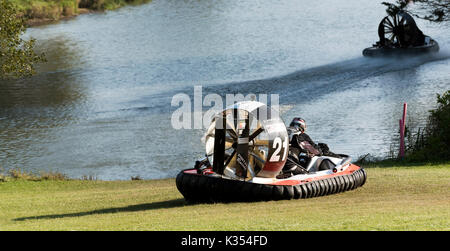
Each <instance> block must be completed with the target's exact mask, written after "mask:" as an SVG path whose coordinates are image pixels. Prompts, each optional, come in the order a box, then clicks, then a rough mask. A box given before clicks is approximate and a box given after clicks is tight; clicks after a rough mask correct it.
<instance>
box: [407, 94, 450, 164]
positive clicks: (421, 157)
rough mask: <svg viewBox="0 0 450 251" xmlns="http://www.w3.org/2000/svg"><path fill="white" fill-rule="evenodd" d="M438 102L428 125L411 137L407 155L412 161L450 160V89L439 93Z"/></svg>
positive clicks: (431, 111)
mask: <svg viewBox="0 0 450 251" xmlns="http://www.w3.org/2000/svg"><path fill="white" fill-rule="evenodd" d="M437 104H438V106H437V108H436V109H433V110H430V116H429V118H428V123H427V125H426V127H425V128H424V129H423V130H420V128H419V130H418V132H417V134H416V135H413V136H412V137H410V139H409V142H410V143H409V145H410V147H409V149H408V150H409V153H408V156H407V157H408V159H410V160H412V161H430V160H431V161H436V160H438V161H442V160H450V90H448V91H446V92H445V93H444V94H442V95H439V94H437Z"/></svg>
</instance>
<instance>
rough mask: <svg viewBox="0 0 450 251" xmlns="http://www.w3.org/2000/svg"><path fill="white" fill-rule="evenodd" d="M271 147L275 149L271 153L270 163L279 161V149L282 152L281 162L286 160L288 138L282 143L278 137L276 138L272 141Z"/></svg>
mask: <svg viewBox="0 0 450 251" xmlns="http://www.w3.org/2000/svg"><path fill="white" fill-rule="evenodd" d="M272 147H273V148H274V149H275V151H274V152H273V154H272V156H271V157H270V160H269V161H270V162H278V161H280V151H281V148H283V150H284V152H283V158H282V159H281V161H284V160H285V159H286V156H287V148H288V137H285V138H284V141H283V140H281V138H280V137H276V138H275V139H274V140H273V145H272Z"/></svg>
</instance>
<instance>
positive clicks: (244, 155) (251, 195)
mask: <svg viewBox="0 0 450 251" xmlns="http://www.w3.org/2000/svg"><path fill="white" fill-rule="evenodd" d="M204 141H205V144H206V157H205V158H204V159H202V160H199V161H196V163H195V166H194V168H190V169H186V170H183V171H181V172H180V173H179V174H178V175H177V178H176V185H177V188H178V190H179V191H180V193H181V194H182V195H183V196H184V198H185V199H186V200H187V201H190V202H220V201H222V202H229V201H268V200H282V199H288V200H289V199H299V198H311V197H317V196H324V195H330V194H335V193H341V192H344V191H349V190H352V189H356V188H358V187H361V186H363V185H364V183H365V181H366V178H367V175H366V172H365V171H364V169H363V168H361V167H359V166H356V165H354V164H352V163H351V159H350V158H349V157H348V156H346V155H339V156H341V157H340V158H337V157H328V156H314V157H312V158H311V159H310V160H309V161H308V163H309V164H307V167H306V169H307V171H308V172H307V173H306V174H297V175H292V174H291V175H279V174H280V171H281V170H282V169H283V166H284V164H285V162H286V161H287V154H288V151H289V137H288V133H287V130H286V126H285V124H284V122H283V121H282V120H281V118H280V117H279V116H278V114H277V113H276V112H275V111H274V110H272V109H270V108H268V107H267V106H266V105H264V104H263V103H260V102H255V101H244V102H239V103H236V104H234V105H233V106H231V107H228V108H227V109H225V110H223V111H222V112H220V113H219V114H217V115H216V116H215V117H214V118H213V121H212V123H211V125H210V127H209V129H208V131H207V132H206V134H205V136H204ZM210 158H212V163H213V164H212V165H211V162H210Z"/></svg>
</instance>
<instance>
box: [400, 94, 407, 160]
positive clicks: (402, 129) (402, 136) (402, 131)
mask: <svg viewBox="0 0 450 251" xmlns="http://www.w3.org/2000/svg"><path fill="white" fill-rule="evenodd" d="M407 108H408V105H407V104H406V103H403V116H402V119H401V120H399V121H398V122H399V126H400V151H399V153H398V157H399V158H401V159H402V158H403V157H405V124H406V110H407Z"/></svg>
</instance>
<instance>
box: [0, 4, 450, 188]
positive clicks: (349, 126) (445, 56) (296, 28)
mask: <svg viewBox="0 0 450 251" xmlns="http://www.w3.org/2000/svg"><path fill="white" fill-rule="evenodd" d="M384 15H385V12H384V7H383V6H382V5H381V4H380V3H378V2H377V1H370V0H364V1H361V0H351V1H337V0H324V1H320V2H319V3H314V4H312V3H311V1H306V0H298V1H291V0H289V1H288V0H284V1H275V0H274V1H270V0H264V1H263V0H260V1H256V0H253V1H230V0H222V1H219V0H216V1H211V0H208V1H203V0H201V1H179V0H155V1H153V2H151V3H149V4H145V5H141V6H135V7H125V8H122V9H120V10H117V11H111V12H106V13H100V14H99V13H96V14H86V15H81V16H79V17H77V18H75V19H72V20H68V21H62V22H59V23H57V24H51V25H46V26H40V27H35V28H30V29H28V31H27V34H26V36H33V37H34V38H36V39H37V41H38V49H39V50H40V51H45V52H46V54H47V58H48V61H49V62H48V63H46V64H42V65H39V67H38V74H37V75H36V76H34V77H32V78H30V79H26V80H18V81H8V82H5V81H4V82H0V167H1V168H4V169H10V168H15V167H19V168H21V169H23V170H30V171H35V172H36V171H40V170H51V171H58V172H63V173H65V174H68V175H69V176H70V177H74V178H77V177H81V176H82V175H94V176H96V177H97V178H99V179H105V180H111V179H130V177H131V176H140V177H142V178H146V179H154V178H166V177H174V176H175V175H176V173H178V172H179V170H181V169H183V168H187V167H191V166H192V164H193V162H194V161H195V159H196V158H198V157H200V156H201V155H202V154H203V149H204V146H203V145H202V143H201V141H200V137H201V135H202V134H203V130H175V129H173V128H172V127H171V125H170V119H171V115H172V112H173V111H174V110H175V109H177V108H178V107H171V105H170V102H171V99H172V97H173V96H174V95H175V94H177V93H186V94H188V95H192V94H193V90H194V89H193V86H195V85H201V86H202V87H203V94H204V95H206V94H209V93H218V94H220V95H224V94H227V93H230V94H233V93H242V94H244V95H246V94H248V93H256V94H259V93H266V94H279V95H280V102H281V104H282V108H283V114H282V117H283V119H284V120H285V122H289V121H290V119H291V118H292V117H293V116H301V117H303V118H304V119H306V121H307V122H308V133H309V135H310V136H311V137H312V138H313V139H314V140H315V141H317V142H326V143H328V145H329V146H330V148H331V150H332V151H334V152H340V153H347V154H350V155H351V156H353V157H354V158H356V157H358V156H360V155H363V154H366V153H371V154H372V155H375V156H383V155H384V154H385V153H386V152H387V151H388V150H389V145H390V143H391V139H392V138H393V136H394V134H395V133H396V132H397V127H398V119H400V117H401V112H402V104H403V102H408V104H409V110H408V115H409V116H410V117H414V120H415V121H417V123H418V124H423V123H424V121H425V119H426V116H427V111H428V110H429V109H431V108H433V107H434V106H435V100H436V95H435V94H436V93H442V92H443V91H444V90H447V89H449V87H450V84H449V83H450V60H449V57H450V52H449V50H448V48H449V47H448V45H449V38H450V36H449V35H450V30H449V29H448V26H445V25H435V24H430V23H428V22H425V21H421V20H416V21H417V23H418V25H419V27H420V28H421V29H422V30H423V31H424V32H425V33H426V34H427V35H430V36H432V37H433V38H435V39H436V40H437V41H438V42H439V43H440V45H441V52H440V53H439V54H438V55H437V56H433V57H418V58H414V59H404V60H373V59H367V58H363V57H362V56H361V51H362V49H363V48H365V47H368V46H370V45H371V44H372V43H373V42H374V41H376V40H377V26H378V23H379V21H380V20H381V18H382V17H383V16H384ZM207 109H208V107H206V108H205V110H207Z"/></svg>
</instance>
